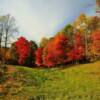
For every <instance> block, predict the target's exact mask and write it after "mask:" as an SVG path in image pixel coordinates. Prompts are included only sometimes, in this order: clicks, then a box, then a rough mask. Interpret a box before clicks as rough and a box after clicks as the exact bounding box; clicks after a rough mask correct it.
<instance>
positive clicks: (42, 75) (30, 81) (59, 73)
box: [0, 61, 100, 100]
mask: <svg viewBox="0 0 100 100" xmlns="http://www.w3.org/2000/svg"><path fill="white" fill-rule="evenodd" d="M61 67H62V66H61ZM15 68H16V69H17V70H16V72H15V73H13V74H12V75H13V78H14V82H13V83H12V86H10V88H9V89H8V91H9V93H8V94H7V95H6V97H5V98H4V100H100V61H98V62H95V63H90V64H82V65H75V66H71V67H67V68H52V69H47V68H43V69H42V68H27V67H23V66H15ZM0 100H1V99H0Z"/></svg>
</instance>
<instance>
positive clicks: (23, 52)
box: [16, 37, 30, 64]
mask: <svg viewBox="0 0 100 100" xmlns="http://www.w3.org/2000/svg"><path fill="white" fill-rule="evenodd" d="M16 48H17V50H16V51H17V54H18V55H19V60H18V63H19V64H24V63H25V59H27V57H28V56H29V53H30V48H29V43H28V41H27V40H26V39H25V38H24V37H20V38H19V39H18V40H17V41H16Z"/></svg>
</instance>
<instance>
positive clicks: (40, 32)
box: [0, 0, 95, 42]
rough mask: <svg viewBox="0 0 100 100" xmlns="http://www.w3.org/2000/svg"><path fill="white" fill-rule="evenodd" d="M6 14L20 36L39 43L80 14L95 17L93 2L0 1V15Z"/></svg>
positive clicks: (69, 0) (77, 0)
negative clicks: (13, 19)
mask: <svg viewBox="0 0 100 100" xmlns="http://www.w3.org/2000/svg"><path fill="white" fill-rule="evenodd" d="M8 13H9V14H11V16H14V17H15V19H16V23H17V26H18V27H19V31H20V33H19V34H20V35H22V36H25V37H26V38H27V39H29V40H35V41H37V42H39V41H40V39H41V38H42V37H44V36H46V37H50V36H53V35H55V33H56V32H57V31H59V30H60V29H61V28H63V27H64V26H65V25H66V24H67V23H70V22H72V21H73V20H74V19H75V18H76V17H77V16H79V14H80V13H86V14H87V15H95V0H0V15H3V14H8Z"/></svg>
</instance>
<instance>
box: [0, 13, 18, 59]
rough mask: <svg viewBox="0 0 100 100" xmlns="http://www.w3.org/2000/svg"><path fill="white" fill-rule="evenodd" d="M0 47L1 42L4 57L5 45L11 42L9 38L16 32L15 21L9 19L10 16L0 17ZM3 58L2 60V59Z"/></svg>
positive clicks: (12, 18)
mask: <svg viewBox="0 0 100 100" xmlns="http://www.w3.org/2000/svg"><path fill="white" fill-rule="evenodd" d="M0 19H1V20H0V30H1V32H0V46H1V42H3V44H4V48H5V52H4V55H3V56H4V57H5V53H6V48H7V45H8V44H9V43H10V42H11V40H10V39H11V38H12V37H13V36H14V34H15V33H17V32H18V30H17V27H16V24H15V19H14V17H11V16H10V15H5V16H1V18H0ZM4 57H3V58H4Z"/></svg>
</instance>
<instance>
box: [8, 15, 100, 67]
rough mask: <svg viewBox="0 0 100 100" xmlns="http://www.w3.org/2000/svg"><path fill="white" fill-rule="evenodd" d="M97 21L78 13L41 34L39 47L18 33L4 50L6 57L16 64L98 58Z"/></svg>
mask: <svg viewBox="0 0 100 100" xmlns="http://www.w3.org/2000/svg"><path fill="white" fill-rule="evenodd" d="M99 23H100V20H99V18H98V17H87V16H85V15H84V14H82V15H80V16H79V17H78V19H76V21H75V22H74V23H73V24H70V25H67V26H65V28H63V29H62V30H61V31H60V32H58V33H57V34H56V35H55V36H54V37H51V38H46V37H44V38H42V40H41V42H40V43H39V47H38V46H37V44H36V43H35V42H34V41H28V40H27V39H26V38H25V37H20V38H19V39H18V40H17V41H16V42H15V43H13V45H12V46H11V48H10V50H8V52H7V53H6V58H7V60H8V61H9V60H12V61H14V62H18V64H20V65H28V66H33V65H35V64H36V65H37V66H43V67H54V66H58V65H63V64H68V63H70V64H72V63H73V62H78V63H80V62H81V61H82V62H84V61H85V60H89V61H91V59H92V61H94V60H100V26H99ZM86 58H88V59H86Z"/></svg>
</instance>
